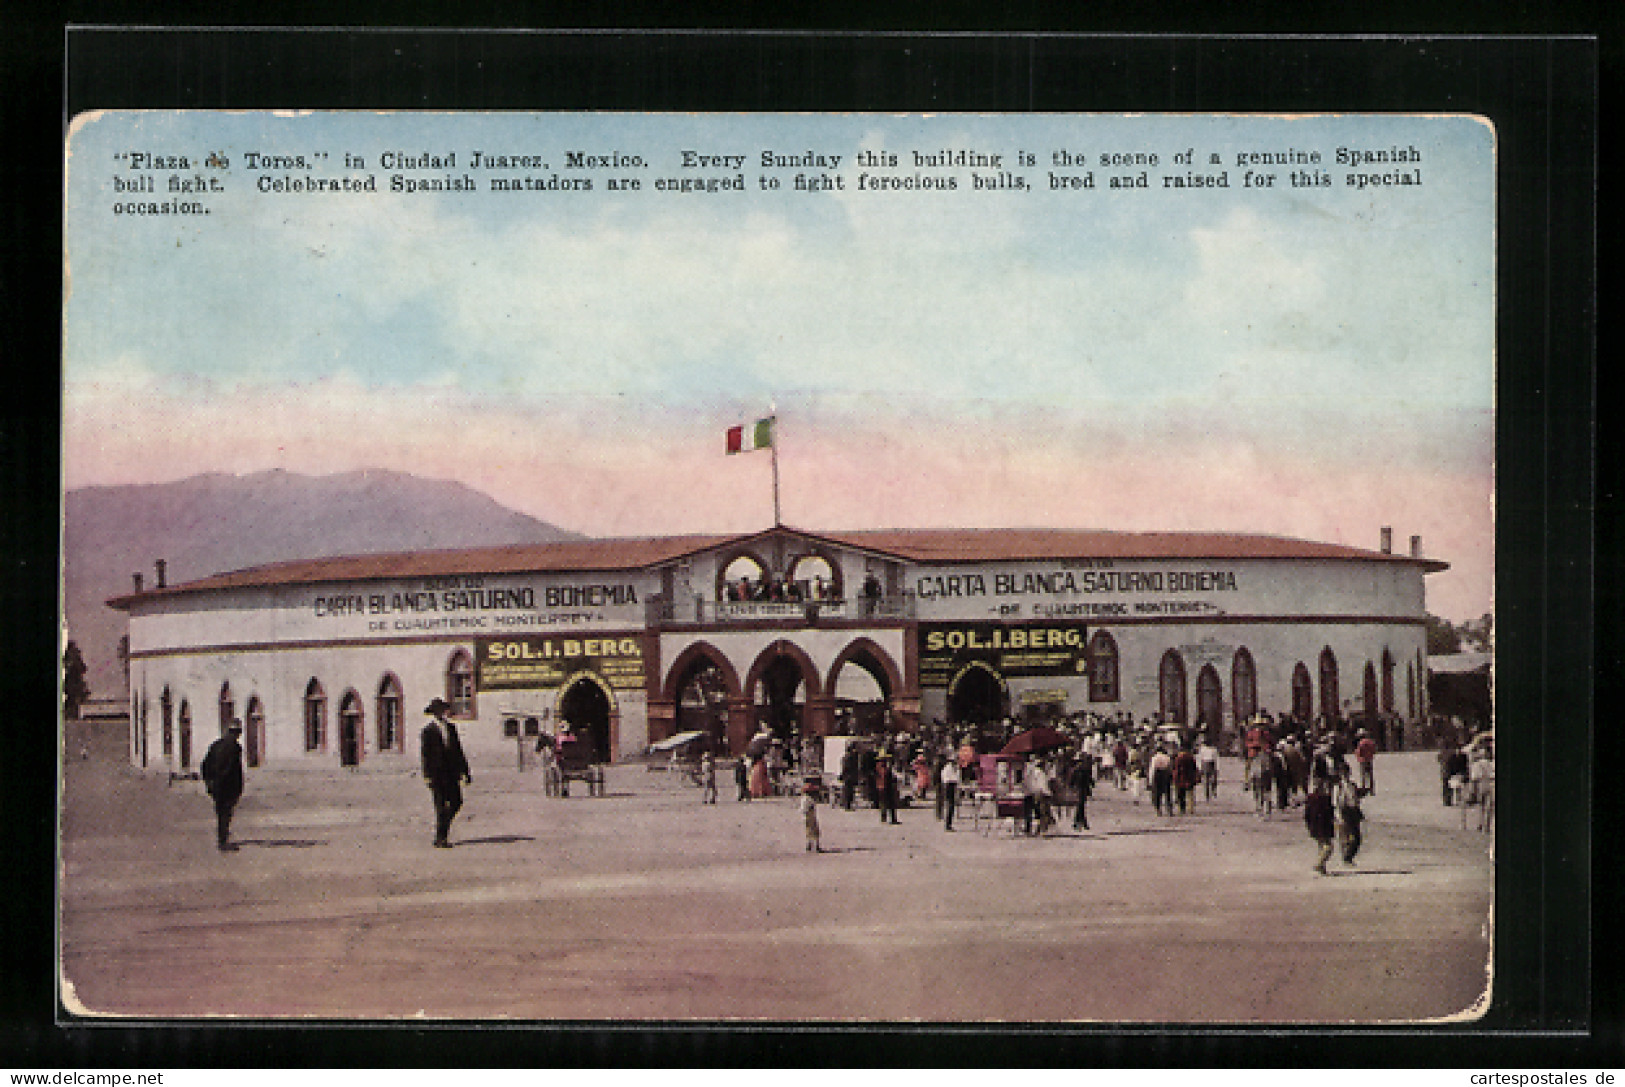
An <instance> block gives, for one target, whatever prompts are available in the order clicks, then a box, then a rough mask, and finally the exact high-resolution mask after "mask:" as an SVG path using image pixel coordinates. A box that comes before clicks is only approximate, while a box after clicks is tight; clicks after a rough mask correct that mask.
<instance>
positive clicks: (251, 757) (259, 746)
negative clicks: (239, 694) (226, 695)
mask: <svg viewBox="0 0 1625 1087" xmlns="http://www.w3.org/2000/svg"><path fill="white" fill-rule="evenodd" d="M245 724H246V726H247V727H246V728H245V729H244V730H243V756H244V757H245V758H246V759H247V760H248V765H249V766H251V767H252V766H258V765H259V764H260V756H261V754H262V752H263V751H264V750H265V705H264V704H263V703H262V702H260V699H259V696H258V695H253V696H251V697H250V698H249V700H248V713H247V715H246V720H245Z"/></svg>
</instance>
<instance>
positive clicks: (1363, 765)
mask: <svg viewBox="0 0 1625 1087" xmlns="http://www.w3.org/2000/svg"><path fill="white" fill-rule="evenodd" d="M1354 759H1355V761H1356V762H1358V763H1359V764H1360V788H1361V789H1363V790H1365V792H1366V794H1367V795H1371V794H1373V793H1375V792H1376V791H1377V775H1376V768H1375V763H1376V761H1377V741H1375V740H1373V739H1372V738H1371V733H1369V732H1367V731H1366V730H1365V729H1363V728H1362V729H1361V730H1360V742H1359V743H1357V744H1355V745H1354Z"/></svg>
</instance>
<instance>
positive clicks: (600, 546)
mask: <svg viewBox="0 0 1625 1087" xmlns="http://www.w3.org/2000/svg"><path fill="white" fill-rule="evenodd" d="M1446 568H1447V566H1446V564H1445V563H1443V562H1440V561H1437V560H1434V559H1428V558H1424V557H1423V556H1422V553H1421V542H1420V539H1419V538H1417V537H1412V538H1411V547H1410V549H1409V552H1408V553H1395V552H1394V551H1393V548H1392V546H1391V533H1390V531H1389V530H1388V529H1384V530H1383V532H1382V543H1381V546H1380V549H1379V550H1375V551H1372V550H1365V549H1361V548H1355V547H1349V546H1344V545H1335V544H1327V543H1315V542H1310V541H1304V540H1298V539H1290V538H1285V537H1277V536H1261V535H1241V534H1230V533H1172V532H1170V533H1129V532H1103V531H1079V530H1060V529H1056V530H1049V529H1033V530H1027V529H1021V530H1014V529H965V530H890V531H861V532H807V531H801V530H797V529H793V528H789V527H775V528H772V529H768V530H765V531H762V532H757V533H752V534H745V535H696V536H669V537H656V538H647V539H596V540H584V541H570V542H563V543H547V544H526V545H519V546H507V547H488V548H479V549H470V550H456V551H421V552H409V553H401V554H384V555H364V556H355V557H345V558H323V559H311V560H307V561H295V562H283V563H276V564H271V565H266V566H259V567H254V568H251V569H246V570H239V571H235V572H231V573H222V574H215V575H212V576H208V577H203V578H199V579H196V580H191V581H183V582H180V583H177V584H173V585H170V584H165V583H164V581H163V578H162V576H160V577H159V579H158V581H157V584H155V585H154V586H151V587H146V588H143V587H142V586H141V585H140V583H139V579H138V581H137V585H136V588H135V591H133V592H132V593H130V594H128V595H125V596H121V597H118V598H116V599H114V600H111V601H109V603H110V605H111V606H113V607H115V608H119V609H122V610H123V611H125V612H127V613H128V616H129V644H130V651H129V661H130V706H131V726H132V727H131V730H130V734H131V741H130V742H131V752H130V755H131V760H132V762H133V763H134V764H135V765H137V766H140V767H148V768H152V769H155V770H169V771H171V772H177V771H179V772H185V771H187V770H189V769H192V768H195V766H196V763H197V760H198V759H199V758H200V755H201V752H202V750H203V749H204V748H206V747H207V744H208V742H209V741H210V740H212V739H213V737H215V736H216V735H218V734H219V732H220V730H221V729H222V728H223V726H224V723H225V722H228V721H230V720H231V719H233V718H237V719H240V720H241V721H242V722H243V724H244V726H245V735H244V747H245V748H246V750H247V757H248V761H249V762H250V764H251V765H308V766H312V767H338V766H346V767H356V768H359V769H365V770H372V769H387V768H391V767H395V768H402V769H405V768H409V767H412V766H414V765H415V763H416V751H415V748H416V745H415V743H414V742H413V738H414V737H415V735H416V731H417V726H418V725H419V724H420V723H421V721H422V719H423V718H422V712H421V711H422V709H423V707H424V705H425V704H426V703H427V702H428V701H429V700H430V699H432V698H435V697H437V696H438V697H441V698H444V699H446V700H447V701H448V702H449V703H450V704H451V706H452V707H453V709H452V719H453V720H456V721H459V722H460V723H461V732H462V735H463V740H464V746H465V748H466V749H467V750H468V752H469V755H470V757H471V758H475V759H479V758H481V757H482V756H483V757H484V758H486V759H492V760H495V759H503V758H508V759H511V758H512V757H513V752H514V749H515V746H516V744H518V745H523V744H525V743H526V742H528V738H529V737H533V736H535V735H537V734H539V733H545V732H556V731H557V730H558V729H559V728H560V727H561V726H563V725H564V724H566V723H568V724H569V725H570V727H571V728H572V729H573V730H574V731H575V732H576V733H577V734H578V735H580V736H582V737H584V738H586V739H587V740H588V741H589V742H590V743H591V744H592V745H593V748H594V749H595V750H596V752H597V754H598V755H599V757H600V758H602V759H604V760H608V761H614V760H617V759H620V758H624V757H626V756H629V755H633V754H638V753H641V752H643V751H644V750H645V749H646V748H647V747H648V745H649V744H651V743H653V742H656V741H658V740H661V739H663V738H666V737H669V736H672V735H674V734H676V733H678V732H682V731H688V730H697V731H702V732H707V733H709V734H710V735H711V736H712V737H713V741H714V746H715V747H716V748H717V749H718V750H726V751H736V752H737V751H739V750H741V749H742V747H743V745H744V744H745V743H746V742H747V740H748V738H749V737H750V736H751V735H752V734H753V733H755V732H756V731H757V729H758V728H760V727H762V726H764V725H766V726H768V727H770V728H773V729H775V730H778V731H781V732H782V731H787V730H789V729H792V728H795V729H800V730H801V732H802V733H803V734H805V735H826V734H829V733H832V732H836V731H840V730H844V729H851V730H855V731H864V730H870V729H874V728H881V727H884V728H887V729H890V730H893V731H903V730H911V729H915V728H918V727H919V725H920V723H921V722H922V721H924V722H930V721H935V720H939V719H940V720H943V721H949V722H974V721H979V720H989V719H994V718H1000V717H1004V716H1023V715H1032V714H1037V715H1045V714H1053V713H1066V714H1072V713H1077V712H1080V711H1084V712H1093V713H1097V714H1101V715H1103V716H1105V717H1108V718H1117V717H1120V716H1121V715H1123V714H1127V715H1130V716H1132V717H1133V718H1135V719H1136V720H1140V719H1144V718H1148V717H1151V716H1153V715H1160V716H1161V717H1162V719H1164V720H1168V721H1177V722H1184V723H1188V724H1193V725H1200V726H1201V727H1202V728H1204V729H1206V730H1207V731H1208V732H1209V733H1210V734H1212V735H1214V736H1222V735H1223V734H1225V733H1228V732H1232V731H1234V730H1235V729H1236V727H1237V724H1238V723H1239V722H1243V721H1245V720H1247V719H1248V718H1249V717H1251V716H1252V715H1253V714H1255V713H1256V712H1258V711H1260V710H1268V711H1270V712H1272V713H1275V714H1284V713H1292V714H1294V715H1296V716H1298V717H1300V718H1302V719H1305V720H1307V719H1310V718H1314V717H1327V718H1340V717H1341V718H1347V717H1351V716H1355V715H1358V714H1361V713H1369V714H1377V713H1381V714H1388V715H1392V716H1394V717H1397V718H1399V719H1402V720H1405V721H1410V722H1414V721H1417V720H1419V719H1420V718H1421V717H1423V716H1424V715H1425V714H1426V711H1427V707H1426V706H1425V704H1424V702H1425V697H1426V696H1425V677H1426V673H1425V671H1424V669H1425V639H1424V615H1425V610H1424V577H1425V575H1426V574H1428V573H1432V572H1436V571H1440V570H1444V569H1446Z"/></svg>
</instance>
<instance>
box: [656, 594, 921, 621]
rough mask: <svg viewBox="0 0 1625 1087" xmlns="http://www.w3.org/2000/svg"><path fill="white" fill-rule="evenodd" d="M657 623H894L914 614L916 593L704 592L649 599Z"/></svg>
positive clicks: (910, 617)
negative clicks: (777, 596)
mask: <svg viewBox="0 0 1625 1087" xmlns="http://www.w3.org/2000/svg"><path fill="white" fill-rule="evenodd" d="M649 613H650V620H651V621H652V622H654V623H656V624H661V625H664V624H687V623H698V624H701V625H703V626H724V625H727V626H732V625H737V624H747V625H751V626H758V625H760V626H784V627H814V626H818V625H819V624H821V623H839V622H851V621H875V622H881V623H895V622H902V621H906V620H910V619H913V618H914V615H915V609H914V594H913V593H900V594H897V595H894V596H881V597H877V598H868V597H865V598H861V599H858V600H798V601H776V600H707V599H706V598H705V597H703V596H693V597H686V598H683V599H679V600H667V599H665V598H664V597H660V596H656V597H652V598H650V600H649Z"/></svg>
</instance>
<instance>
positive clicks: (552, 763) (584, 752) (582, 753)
mask: <svg viewBox="0 0 1625 1087" xmlns="http://www.w3.org/2000/svg"><path fill="white" fill-rule="evenodd" d="M536 749H537V750H538V751H541V752H544V753H545V754H547V755H549V756H550V757H549V759H548V762H547V765H546V769H545V774H546V780H545V782H544V783H543V791H544V792H546V793H547V795H548V796H569V795H570V782H572V781H580V782H585V783H586V786H587V795H588V796H603V795H604V764H603V763H601V762H599V761H598V759H597V757H596V756H595V754H594V752H593V749H592V744H590V743H588V742H587V741H585V740H578V739H576V738H575V737H574V736H572V735H570V734H569V733H567V732H566V733H563V734H561V735H560V736H558V737H557V738H554V737H549V736H545V735H544V736H543V737H542V738H541V739H540V740H539V741H538V742H537V744H536Z"/></svg>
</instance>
